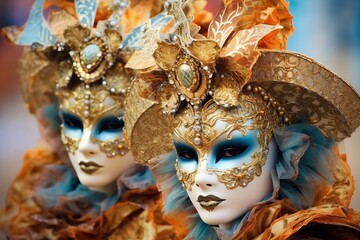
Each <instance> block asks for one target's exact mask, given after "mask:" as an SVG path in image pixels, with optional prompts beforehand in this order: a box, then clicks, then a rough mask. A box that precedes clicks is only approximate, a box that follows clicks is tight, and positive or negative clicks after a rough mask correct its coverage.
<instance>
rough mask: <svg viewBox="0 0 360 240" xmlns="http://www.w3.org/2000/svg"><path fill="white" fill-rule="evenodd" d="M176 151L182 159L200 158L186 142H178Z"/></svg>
mask: <svg viewBox="0 0 360 240" xmlns="http://www.w3.org/2000/svg"><path fill="white" fill-rule="evenodd" d="M175 147H176V152H177V155H178V156H179V158H180V159H181V160H184V161H189V160H195V161H197V160H198V156H197V153H196V151H195V150H194V149H192V148H191V147H189V146H187V145H185V144H176V146H175Z"/></svg>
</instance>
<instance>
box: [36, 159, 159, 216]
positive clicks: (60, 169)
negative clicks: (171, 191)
mask: <svg viewBox="0 0 360 240" xmlns="http://www.w3.org/2000/svg"><path fill="white" fill-rule="evenodd" d="M40 182H42V183H43V184H41V185H40V186H38V187H37V188H36V189H35V193H34V195H35V199H36V202H37V204H38V205H40V206H41V208H42V209H46V210H49V211H51V212H53V214H55V215H56V216H58V215H59V216H62V215H63V212H64V209H68V210H71V211H70V212H71V215H72V217H71V218H73V219H76V218H78V217H80V216H83V215H89V216H95V215H99V214H100V213H101V212H103V211H106V210H107V209H109V208H110V207H111V206H113V205H114V204H115V203H116V202H118V201H121V199H122V197H123V195H124V194H125V193H126V192H127V191H128V190H131V189H145V188H146V187H148V186H150V185H153V184H155V183H154V180H153V177H152V174H151V172H150V171H149V169H148V168H146V167H142V166H139V165H135V166H134V167H133V168H131V169H129V170H128V171H126V172H125V173H124V174H122V175H121V176H120V177H119V178H118V180H117V189H118V191H117V192H115V193H114V194H112V195H111V196H107V195H106V194H105V193H102V192H98V191H94V190H91V189H89V188H88V187H86V186H84V185H83V184H81V183H80V182H79V180H78V178H77V177H76V175H75V173H74V171H73V169H72V168H71V167H69V166H68V165H65V164H63V165H62V164H52V165H47V166H45V170H44V171H43V174H42V177H41V180H40Z"/></svg>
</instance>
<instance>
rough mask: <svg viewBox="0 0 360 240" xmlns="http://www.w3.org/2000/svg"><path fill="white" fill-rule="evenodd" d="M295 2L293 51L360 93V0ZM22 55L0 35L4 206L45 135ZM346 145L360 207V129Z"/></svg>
mask: <svg viewBox="0 0 360 240" xmlns="http://www.w3.org/2000/svg"><path fill="white" fill-rule="evenodd" d="M32 2H33V0H11V1H10V0H2V1H0V27H4V26H9V25H17V26H21V25H22V24H23V23H24V22H25V21H26V18H27V16H28V13H29V9H30V6H31V4H32ZM208 2H209V3H210V4H215V3H216V2H217V1H214V0H209V1H208ZM289 2H290V9H291V13H292V14H293V15H294V25H295V32H294V34H293V35H292V37H291V38H290V40H289V43H288V49H289V50H291V51H295V52H299V53H302V54H305V55H307V56H309V57H311V58H313V59H315V60H317V61H318V62H320V63H322V64H323V65H325V66H326V67H327V68H329V69H331V70H332V71H333V72H335V73H337V74H338V75H340V76H341V77H343V78H344V79H346V80H347V81H348V82H349V83H350V84H351V85H352V86H354V88H356V89H357V91H358V92H360V1H359V0H316V1H314V0H290V1H289ZM214 8H216V6H215V5H214ZM20 55H21V48H20V47H16V46H13V45H10V44H8V43H6V42H5V40H4V39H3V38H0V208H2V207H4V204H5V197H6V192H7V190H8V188H9V185H10V184H11V181H12V180H13V179H14V178H15V176H16V174H17V172H18V171H19V169H20V167H21V164H22V158H23V154H24V152H25V151H26V150H27V149H29V148H32V147H35V146H36V145H37V140H38V138H39V134H38V129H37V125H36V122H35V118H34V117H33V116H32V115H30V114H29V113H28V112H27V110H26V109H25V108H24V105H23V101H22V98H21V94H20V88H19V81H18V77H17V71H16V68H17V65H18V59H19V57H20ZM359 117H360V113H359ZM344 148H345V150H346V152H347V156H348V162H349V164H350V167H351V169H352V173H353V175H354V177H355V181H356V183H357V185H356V191H355V194H354V196H353V199H352V203H351V206H352V207H353V208H355V209H357V210H360V159H359V158H360V128H359V129H358V130H357V131H356V132H355V133H354V134H353V136H352V137H351V138H350V139H347V140H346V141H345V143H344Z"/></svg>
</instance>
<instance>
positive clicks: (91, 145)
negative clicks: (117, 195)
mask: <svg viewBox="0 0 360 240" xmlns="http://www.w3.org/2000/svg"><path fill="white" fill-rule="evenodd" d="M123 98H124V97H123V96H122V95H117V94H111V92H109V91H107V90H106V89H104V88H103V87H102V86H101V85H99V84H96V83H94V84H92V85H87V84H84V83H82V82H79V83H78V85H77V86H75V87H73V88H72V87H69V89H67V91H63V93H62V95H61V98H60V109H59V110H60V115H61V118H62V125H61V137H62V141H63V143H64V145H65V147H66V149H67V151H68V154H69V157H70V160H71V163H72V165H73V168H74V169H75V172H76V174H77V176H78V178H79V180H80V182H81V183H82V184H84V185H86V186H88V187H90V188H93V189H97V190H105V189H108V188H109V187H110V186H115V183H116V180H117V178H118V177H119V176H120V175H121V174H122V173H123V172H125V171H126V170H128V169H129V168H130V167H131V166H133V165H134V161H133V158H132V155H131V152H129V149H128V146H127V145H126V143H125V141H124V138H123V127H124V121H123V114H124V113H123V106H122V103H123V101H124V99H123Z"/></svg>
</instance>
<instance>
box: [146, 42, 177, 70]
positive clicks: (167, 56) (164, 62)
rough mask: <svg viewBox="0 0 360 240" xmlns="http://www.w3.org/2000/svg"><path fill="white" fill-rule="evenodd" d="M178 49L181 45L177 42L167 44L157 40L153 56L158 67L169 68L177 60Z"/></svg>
mask: <svg viewBox="0 0 360 240" xmlns="http://www.w3.org/2000/svg"><path fill="white" fill-rule="evenodd" d="M180 49H181V47H180V46H179V44H178V43H175V44H169V43H164V42H159V43H158V47H157V49H156V50H155V52H154V54H153V57H154V59H155V61H156V63H157V64H158V66H159V67H160V68H162V69H164V70H171V69H172V68H173V67H174V65H175V63H176V61H177V56H178V54H179V53H180Z"/></svg>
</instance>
